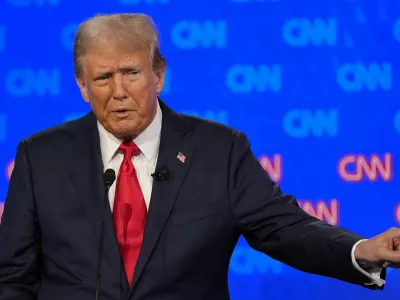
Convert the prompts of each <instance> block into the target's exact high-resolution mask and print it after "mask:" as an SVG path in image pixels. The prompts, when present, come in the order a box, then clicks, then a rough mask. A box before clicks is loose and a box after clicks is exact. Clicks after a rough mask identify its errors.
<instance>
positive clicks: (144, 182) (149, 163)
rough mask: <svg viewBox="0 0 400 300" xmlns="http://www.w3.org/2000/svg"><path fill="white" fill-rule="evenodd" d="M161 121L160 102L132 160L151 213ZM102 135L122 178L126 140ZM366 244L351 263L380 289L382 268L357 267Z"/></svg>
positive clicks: (106, 158) (106, 154)
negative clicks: (123, 143)
mask: <svg viewBox="0 0 400 300" xmlns="http://www.w3.org/2000/svg"><path fill="white" fill-rule="evenodd" d="M161 121H162V112H161V108H160V105H159V104H158V101H157V114H156V116H155V118H154V120H153V122H152V123H151V124H150V125H149V126H148V127H147V128H146V129H145V131H143V132H142V133H141V134H140V135H139V136H138V137H137V138H136V139H134V140H133V141H134V142H135V144H136V145H137V146H138V147H139V149H140V151H141V153H140V155H138V156H135V157H133V158H132V162H133V165H134V166H135V169H136V174H137V176H138V180H139V184H140V186H141V189H142V193H143V196H144V199H145V202H146V207H147V210H148V209H149V205H150V197H151V192H152V186H153V177H152V176H151V174H152V173H153V172H154V170H155V167H156V164H157V158H158V149H159V144H160V135H161ZM97 125H98V129H99V135H100V146H101V153H102V158H103V165H104V171H105V170H107V169H113V170H114V171H115V174H116V175H117V176H118V171H119V168H120V165H121V163H122V160H123V158H124V156H123V154H122V153H119V152H117V150H118V148H119V146H120V145H121V143H122V140H120V139H117V138H116V137H115V136H113V135H112V134H111V133H109V132H108V131H106V130H105V128H104V127H103V126H102V125H101V124H100V123H99V122H97ZM116 181H117V180H115V181H114V183H113V185H112V186H111V187H110V190H109V200H110V208H111V211H112V210H113V207H114V196H115V195H114V194H115V184H116ZM363 241H364V240H361V241H358V242H357V243H356V244H354V246H353V248H352V251H351V259H352V262H353V265H354V267H355V268H356V269H357V270H358V271H360V272H361V273H363V274H364V275H366V276H368V277H369V278H371V282H370V283H366V284H373V283H375V284H377V285H378V286H382V285H383V284H385V280H382V279H381V278H380V273H381V270H382V269H381V268H372V269H370V270H368V271H367V270H364V269H363V268H361V267H360V266H359V264H358V263H357V261H356V259H355V256H354V252H355V249H356V247H357V246H358V244H359V243H361V242H363Z"/></svg>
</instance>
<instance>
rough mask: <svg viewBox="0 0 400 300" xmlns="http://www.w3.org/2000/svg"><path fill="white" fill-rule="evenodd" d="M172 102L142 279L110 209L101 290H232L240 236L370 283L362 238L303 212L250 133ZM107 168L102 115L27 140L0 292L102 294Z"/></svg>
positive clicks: (287, 259) (20, 299)
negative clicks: (128, 268) (356, 261)
mask: <svg viewBox="0 0 400 300" xmlns="http://www.w3.org/2000/svg"><path fill="white" fill-rule="evenodd" d="M161 107H162V112H163V122H162V131H161V142H160V150H159V157H158V162H157V168H161V167H162V166H166V167H167V168H168V169H169V177H170V178H169V180H168V181H154V184H153V191H152V196H151V202H150V207H149V215H148V221H147V224H146V229H145V235H144V241H143V245H142V249H141V253H140V257H139V261H138V263H137V267H136V272H135V276H134V280H133V287H132V288H129V287H128V284H127V280H126V278H125V276H124V272H123V265H122V261H121V257H120V252H119V249H118V243H117V239H116V235H115V232H114V227H113V223H112V218H111V210H110V208H109V207H108V209H107V213H106V216H107V220H106V227H105V229H106V231H105V236H104V257H103V267H102V278H103V279H102V285H101V297H100V299H103V300H119V299H130V300H144V299H145V300H189V299H190V300H196V299H207V300H214V299H215V300H224V299H229V291H228V267H229V262H230V258H231V254H232V252H233V250H234V248H235V245H236V243H237V241H238V238H239V237H240V235H243V236H244V237H245V239H246V240H247V241H248V243H249V244H250V245H251V247H253V248H254V249H256V250H259V251H261V252H263V253H266V254H267V255H269V256H270V257H272V258H274V259H276V260H279V261H281V262H283V263H285V264H288V265H290V266H292V267H294V268H297V269H299V270H302V271H305V272H309V273H314V274H319V275H323V276H328V277H332V278H336V279H339V280H343V281H346V282H349V283H353V284H357V285H361V286H365V285H364V283H366V282H368V281H369V279H368V278H367V277H366V276H364V275H362V274H361V273H360V272H359V271H357V270H356V269H355V268H354V266H353V264H352V261H351V249H352V246H353V245H354V243H355V242H356V241H358V240H359V239H361V238H362V237H361V236H358V235H356V234H353V233H351V232H349V231H347V230H345V229H343V228H339V227H333V226H330V225H328V224H326V223H323V222H322V221H319V220H318V219H316V218H314V217H311V216H309V215H308V214H306V213H305V212H304V211H303V210H302V209H300V208H299V206H298V204H297V202H296V200H295V198H294V197H293V196H291V195H287V194H283V193H282V192H281V190H280V187H279V185H277V184H275V183H273V182H272V181H271V180H270V178H269V177H268V175H267V174H266V172H265V171H264V169H263V168H262V167H261V165H260V164H259V162H258V160H257V159H256V157H254V155H253V153H252V151H251V150H250V143H249V141H248V140H247V138H246V136H245V135H244V134H243V133H241V132H238V131H236V130H233V129H231V128H228V127H225V126H223V125H220V124H217V123H213V122H210V121H206V120H201V119H198V118H194V117H189V116H185V115H180V114H177V113H175V112H173V111H172V110H171V109H170V108H168V107H167V106H166V105H165V104H163V103H162V102H161ZM178 152H182V153H183V154H184V155H185V156H186V160H185V162H184V163H182V162H181V161H179V160H178V159H177V158H176V156H177V153H178ZM102 175H103V165H102V159H101V153H100V144H99V135H98V130H97V125H96V118H95V116H94V115H93V114H92V113H89V114H88V115H86V116H84V117H83V118H81V119H78V120H75V121H71V122H68V123H65V124H62V125H60V126H57V127H55V128H51V129H48V130H45V131H43V132H40V133H38V134H35V135H33V136H31V137H29V138H27V139H25V140H23V141H22V142H21V143H20V144H19V145H18V149H17V155H16V161H15V168H14V172H13V174H12V177H11V180H10V184H9V191H8V195H7V198H6V203H5V208H4V214H3V219H2V223H1V226H0V300H11V299H13V300H28V299H39V300H57V299H67V300H88V299H94V298H95V286H96V274H97V260H98V253H99V240H100V230H101V216H102V207H103V203H104V197H105V188H104V184H103V176H102ZM383 276H385V274H383ZM368 288H371V289H377V288H378V287H377V286H368Z"/></svg>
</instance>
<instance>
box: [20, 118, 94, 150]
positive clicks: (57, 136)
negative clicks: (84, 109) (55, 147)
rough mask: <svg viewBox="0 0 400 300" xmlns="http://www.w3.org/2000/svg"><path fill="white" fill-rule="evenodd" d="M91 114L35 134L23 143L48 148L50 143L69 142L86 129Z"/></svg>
mask: <svg viewBox="0 0 400 300" xmlns="http://www.w3.org/2000/svg"><path fill="white" fill-rule="evenodd" d="M90 118H91V116H90V113H89V114H87V115H85V116H83V117H81V118H78V119H75V120H71V121H67V122H63V123H61V124H58V125H55V126H51V127H49V128H46V129H43V130H41V131H38V132H35V133H33V134H31V135H30V136H28V137H26V138H25V139H23V140H22V141H21V142H22V143H24V144H26V145H27V146H35V147H36V146H38V147H39V146H46V145H48V144H49V143H61V144H62V143H63V142H66V141H68V140H69V139H70V138H71V137H73V136H75V134H76V132H77V131H78V130H79V128H84V127H85V123H87V121H88V119H90Z"/></svg>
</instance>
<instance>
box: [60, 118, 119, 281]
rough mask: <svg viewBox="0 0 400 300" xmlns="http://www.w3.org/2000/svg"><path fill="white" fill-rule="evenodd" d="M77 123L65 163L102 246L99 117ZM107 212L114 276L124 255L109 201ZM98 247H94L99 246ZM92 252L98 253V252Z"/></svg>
mask: <svg viewBox="0 0 400 300" xmlns="http://www.w3.org/2000/svg"><path fill="white" fill-rule="evenodd" d="M75 125H76V126H75V127H74V128H72V132H73V133H74V134H75V138H74V139H73V140H71V142H70V143H69V146H68V147H66V148H65V155H66V164H67V168H68V169H69V171H70V175H71V179H72V181H73V183H74V185H75V186H76V187H77V190H78V193H79V196H80V197H81V201H82V204H83V207H84V210H85V211H86V213H87V216H88V218H89V220H90V223H91V225H92V228H93V232H94V234H95V236H96V239H97V241H98V242H99V244H98V245H99V246H100V231H101V217H102V213H103V205H104V200H105V196H106V195H105V187H104V182H103V162H102V157H101V149H100V138H99V133H98V129H97V121H96V117H95V116H94V115H93V114H92V113H89V114H88V115H86V116H85V117H83V118H82V119H81V120H80V121H78V122H77V123H75ZM105 214H106V215H105V216H106V223H105V231H104V237H103V238H104V240H103V247H104V257H103V259H107V260H109V262H110V265H111V266H112V268H113V270H115V272H116V273H115V275H116V276H120V268H121V258H120V252H119V248H118V242H117V238H116V235H115V231H114V226H113V220H112V215H111V209H110V205H109V203H107V209H106V212H105ZM99 246H96V247H95V248H96V249H99ZM93 255H96V256H97V255H98V253H93ZM96 261H97V260H96ZM103 266H104V264H103Z"/></svg>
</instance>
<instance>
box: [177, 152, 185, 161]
mask: <svg viewBox="0 0 400 300" xmlns="http://www.w3.org/2000/svg"><path fill="white" fill-rule="evenodd" d="M176 158H177V159H179V161H180V162H181V163H183V164H184V163H185V159H186V156H185V155H183V153H182V152H178V154H177V155H176Z"/></svg>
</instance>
